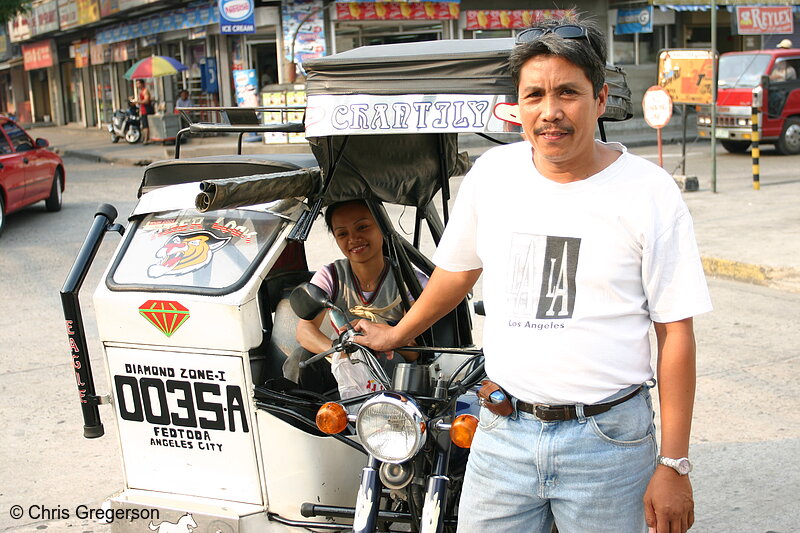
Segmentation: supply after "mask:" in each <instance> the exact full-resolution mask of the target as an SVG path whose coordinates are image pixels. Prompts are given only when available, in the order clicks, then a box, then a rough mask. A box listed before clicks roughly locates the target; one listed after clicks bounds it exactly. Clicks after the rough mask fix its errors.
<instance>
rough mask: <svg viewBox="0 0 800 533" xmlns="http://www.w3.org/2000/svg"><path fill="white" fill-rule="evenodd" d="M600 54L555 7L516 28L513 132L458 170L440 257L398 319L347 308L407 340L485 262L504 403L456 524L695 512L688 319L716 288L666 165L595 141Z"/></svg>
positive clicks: (386, 338)
mask: <svg viewBox="0 0 800 533" xmlns="http://www.w3.org/2000/svg"><path fill="white" fill-rule="evenodd" d="M605 62H606V45H605V42H604V39H603V36H602V34H601V33H600V32H599V31H598V30H597V29H596V28H594V27H593V26H589V25H577V24H574V23H567V22H565V21H558V22H555V23H548V24H543V25H541V26H538V27H534V28H531V29H528V30H526V31H523V32H521V33H520V34H519V35H518V36H517V45H516V46H515V47H514V50H513V52H512V54H511V58H510V66H511V71H512V76H513V78H514V80H515V82H516V85H517V88H518V97H519V109H520V121H521V122H522V126H523V137H524V138H525V141H524V142H520V143H516V144H512V145H507V146H502V147H498V148H494V149H492V150H489V151H488V152H486V154H485V155H483V156H482V157H481V158H479V159H478V161H477V162H476V163H475V165H474V167H473V169H472V170H471V171H470V172H469V173H468V174H467V176H466V177H465V178H464V181H463V183H462V185H461V188H460V190H459V193H458V198H457V200H456V203H455V206H454V209H453V214H452V217H451V218H450V222H449V223H448V226H447V229H446V231H445V234H444V236H443V238H442V241H441V243H440V244H439V247H438V249H437V251H436V254H435V255H434V258H433V259H434V263H436V265H437V268H436V270H435V271H434V272H433V275H432V276H431V279H430V281H429V283H428V285H427V287H426V289H425V290H424V292H423V293H422V295H421V296H420V298H419V300H418V301H417V303H416V304H415V305H414V307H412V308H411V309H410V310H409V312H408V313H407V314H406V316H405V317H404V318H403V319H402V320H401V321H400V322H399V323H398V324H397V326H396V327H394V328H390V327H388V326H381V325H376V324H371V323H367V322H365V321H360V322H359V323H358V324H357V329H358V330H360V331H362V332H364V333H365V337H364V339H363V340H364V342H365V344H367V345H369V346H371V347H373V348H375V349H378V350H386V349H390V348H394V347H397V346H402V345H405V344H408V343H409V342H410V341H411V340H412V339H414V338H415V337H416V336H417V335H419V334H420V333H421V332H422V331H424V330H425V329H426V328H428V327H429V326H430V325H431V324H432V323H433V322H435V321H436V320H437V319H438V318H440V317H442V316H444V315H445V314H446V313H447V312H448V311H449V310H450V309H452V308H453V307H454V306H455V305H456V304H457V303H458V302H459V301H461V299H462V298H463V297H464V296H465V295H466V294H467V292H468V291H469V290H470V289H471V288H472V286H473V285H474V283H475V282H476V281H477V279H478V277H479V276H480V275H481V273H482V274H483V293H484V303H485V308H486V322H485V328H484V352H485V356H486V371H487V374H488V376H489V378H490V379H491V380H492V381H494V382H495V383H497V384H499V385H500V386H501V387H502V388H503V389H504V390H505V392H506V393H507V394H508V395H509V396H511V397H512V398H513V399H514V400H513V403H514V406H515V409H514V411H513V412H512V414H511V415H510V416H500V415H496V414H493V413H492V412H490V411H489V409H488V408H487V407H484V408H482V409H481V423H480V426H479V429H478V432H477V434H476V436H475V439H474V441H473V446H472V452H471V454H470V458H469V465H468V467H467V474H466V477H465V481H464V488H463V492H462V496H461V502H460V507H459V508H460V511H461V512H460V516H459V531H462V532H483V531H494V532H519V531H526V532H531V531H533V532H543V533H547V532H549V531H550V527H551V525H552V523H553V521H554V520H555V523H556V525H557V526H558V528H559V530H560V531H562V532H563V533H566V532H570V533H571V532H592V533H599V532H608V533H631V532H643V531H646V530H647V529H648V526H649V527H650V529H651V530H652V531H656V532H657V533H675V532H678V531H680V532H685V531H686V530H687V529H688V528H689V527H691V525H692V522H693V521H694V515H693V501H692V489H691V484H690V482H689V478H688V476H687V475H686V470H687V469H688V459H685V458H686V457H687V456H688V447H689V432H690V426H691V417H692V406H693V402H694V389H695V344H694V333H693V326H692V317H693V316H694V315H696V314H699V313H703V312H706V311H709V310H710V309H711V304H710V300H709V297H708V290H707V288H706V284H705V279H704V276H703V271H702V266H701V264H700V260H699V254H698V251H697V246H696V243H695V239H694V234H693V228H692V221H691V217H690V215H689V213H688V210H687V208H686V205H685V204H684V203H683V200H682V199H681V195H680V191H679V190H678V188H677V187H676V186H675V183H674V181H673V180H672V178H671V177H670V176H669V175H668V174H667V173H666V172H664V171H663V170H662V169H661V168H659V167H657V166H656V165H654V164H652V163H650V162H648V161H645V160H644V159H641V158H638V157H636V156H633V155H631V154H629V153H627V151H626V149H625V148H624V147H623V146H622V145H620V144H616V143H609V144H604V143H600V142H597V141H595V140H594V129H595V124H596V121H597V119H598V117H600V116H601V115H602V114H603V112H604V110H605V105H606V98H607V95H608V86H607V85H606V84H605V83H604V76H605ZM651 323H652V324H654V329H655V332H656V336H657V340H658V361H657V369H658V378H659V381H658V385H659V398H660V406H661V407H660V408H661V446H660V454H661V456H664V458H663V459H662V458H661V456H659V459H658V461H657V459H656V446H655V436H654V428H653V413H652V407H651V404H650V396H649V392H648V389H649V388H650V386H652V381H651V379H652V377H653V372H652V369H651V367H650V344H649V340H648V331H649V328H650V325H651ZM536 404H546V405H545V406H544V407H543V406H541V405H538V406H537V405H536ZM548 406H551V407H548ZM669 465H672V466H669ZM673 467H674V468H673ZM678 470H681V472H682V473H679V472H678Z"/></svg>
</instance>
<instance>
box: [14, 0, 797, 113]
mask: <svg viewBox="0 0 800 533" xmlns="http://www.w3.org/2000/svg"><path fill="white" fill-rule="evenodd" d="M653 2H654V0H643V1H639V0H601V1H600V2H596V1H592V0H572V1H571V2H569V3H568V4H569V7H570V9H574V10H575V11H577V12H579V13H581V14H584V15H589V16H590V18H591V19H592V20H594V22H595V23H596V24H597V25H598V26H599V27H601V28H603V29H604V30H605V31H606V32H607V35H608V38H609V44H610V47H609V49H610V50H609V51H610V58H609V59H610V62H612V63H615V64H620V65H623V66H626V68H630V69H631V71H632V72H634V74H635V73H636V72H643V73H647V75H645V76H642V80H643V81H642V83H649V81H648V80H649V78H650V71H651V70H652V78H653V79H655V64H656V60H657V55H658V52H659V51H660V50H661V49H663V48H683V47H689V48H691V47H696V48H703V47H705V48H707V47H709V46H710V38H709V36H710V13H709V7H708V6H706V5H703V4H695V5H677V4H669V5H664V6H659V5H653ZM683 3H684V4H685V3H689V2H686V1H685V2H683ZM678 4H681V2H678ZM795 11H796V9H795ZM566 12H567V11H565V10H560V9H557V8H553V7H552V3H546V2H530V1H522V0H500V1H495V2H487V1H486V0H460V1H459V0H450V1H446V0H439V1H426V2H420V1H391V0H386V1H374V0H372V1H362V2H349V1H340V0H284V1H283V2H280V1H267V0H170V1H163V0H34V1H33V2H32V5H31V9H30V10H29V11H28V12H27V13H26V14H23V15H20V16H18V17H17V18H15V19H14V20H12V21H10V22H9V23H8V25H7V27H4V28H0V112H4V113H8V114H12V115H15V116H16V117H17V118H18V119H19V120H20V121H21V122H23V123H47V122H51V123H54V124H67V123H77V124H82V125H84V126H85V127H102V126H103V125H104V124H107V123H108V122H109V121H110V118H111V114H112V113H113V110H114V109H119V108H122V107H125V106H126V105H127V102H128V100H129V99H130V98H131V97H132V96H133V95H134V90H135V89H134V84H133V82H132V81H131V80H128V79H126V78H125V73H126V71H127V70H128V69H129V68H130V67H131V66H132V65H133V64H134V63H135V62H136V61H137V60H140V59H143V58H146V57H148V56H151V55H161V56H169V57H172V58H175V59H177V60H178V61H180V62H181V63H183V64H184V65H185V66H186V67H187V69H186V70H185V71H183V72H179V73H177V74H175V75H168V76H163V77H159V78H153V79H148V80H146V83H147V84H148V86H149V88H150V91H151V94H152V95H153V97H154V99H155V100H156V102H157V104H158V107H157V109H158V110H159V111H161V112H164V113H170V112H172V109H173V107H174V103H175V101H176V100H177V98H178V94H179V92H180V91H181V90H182V89H186V90H187V91H189V94H190V97H191V98H192V100H193V102H194V103H195V105H199V106H213V105H226V106H227V105H237V103H238V104H240V105H252V104H254V103H258V104H265V103H297V102H298V100H299V99H300V96H296V98H295V96H292V95H294V94H297V95H299V94H300V92H302V88H303V87H302V79H303V70H302V62H303V61H304V60H305V59H308V58H313V57H318V56H321V55H328V54H331V53H336V52H341V51H344V50H348V49H351V48H355V47H358V46H365V45H372V44H386V43H397V42H408V41H424V40H434V39H481V38H491V37H511V36H513V35H515V34H516V32H518V31H519V30H521V29H523V28H525V27H527V26H528V25H529V24H530V23H531V21H534V20H537V19H541V18H546V17H551V16H557V15H561V14H564V13H566ZM240 15H241V16H240ZM735 16H736V15H735V9H732V6H722V7H721V8H720V9H719V13H718V35H719V38H718V41H717V42H718V49H719V51H720V52H726V51H730V50H744V49H752V48H759V47H761V46H770V45H772V46H774V44H771V40H775V39H777V40H780V39H782V38H784V37H789V38H795V35H794V34H792V35H765V36H753V35H737V34H736V29H735V28H736V26H735V24H733V23H732V20H733V18H735ZM242 17H243V18H242ZM796 17H797V13H796V12H793V18H796ZM792 32H794V29H793V30H792ZM795 40H797V42H798V44H800V39H795ZM776 42H777V41H776ZM627 66H629V67H627ZM633 79H634V80H636V79H638V78H637V76H636V75H634V76H633ZM635 83H636V82H635V81H634V84H635ZM651 84H652V83H651ZM635 92H636V91H634V93H635ZM254 95H255V96H254ZM287 98H288V100H287ZM293 98H294V99H293Z"/></svg>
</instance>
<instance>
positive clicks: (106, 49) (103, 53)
mask: <svg viewBox="0 0 800 533" xmlns="http://www.w3.org/2000/svg"><path fill="white" fill-rule="evenodd" d="M89 58H90V59H91V61H92V65H102V64H103V63H110V62H111V46H109V45H106V44H97V43H96V42H95V41H92V42H91V43H89Z"/></svg>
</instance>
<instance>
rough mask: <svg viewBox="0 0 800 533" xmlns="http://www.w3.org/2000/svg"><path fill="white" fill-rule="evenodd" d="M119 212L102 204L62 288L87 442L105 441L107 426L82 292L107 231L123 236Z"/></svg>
mask: <svg viewBox="0 0 800 533" xmlns="http://www.w3.org/2000/svg"><path fill="white" fill-rule="evenodd" d="M116 218H117V210H116V209H115V208H114V206H112V205H109V204H102V205H100V206H99V207H98V208H97V212H96V213H95V216H94V221H93V222H92V226H91V228H90V229H89V233H88V234H87V235H86V240H85V241H84V242H83V245H82V246H81V249H80V252H79V253H78V257H76V258H75V263H74V264H73V265H72V268H71V269H70V271H69V274H68V275H67V279H66V281H65V282H64V286H63V287H62V288H61V307H62V308H63V309H64V319H65V320H66V326H67V335H68V336H69V345H70V351H71V352H72V366H73V368H74V369H75V381H76V382H77V384H78V395H79V397H80V402H81V411H82V412H83V436H84V437H86V438H87V439H94V438H97V437H102V436H103V434H104V433H105V430H104V428H103V423H102V422H101V421H100V410H99V409H98V406H99V405H100V403H101V402H100V400H101V398H100V397H99V396H97V394H96V393H95V388H94V376H93V375H92V367H91V362H90V361H89V353H88V350H87V346H86V334H85V332H84V329H83V317H82V315H81V306H80V301H79V300H78V293H79V292H80V289H81V286H82V285H83V281H84V280H85V279H86V274H87V273H88V272H89V267H91V265H92V261H93V260H94V257H95V255H97V251H98V250H99V248H100V244H101V243H102V242H103V237H104V236H105V234H106V232H107V231H119V232H120V233H122V232H123V229H122V226H120V225H118V224H114V220H115V219H116Z"/></svg>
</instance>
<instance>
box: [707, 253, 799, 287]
mask: <svg viewBox="0 0 800 533" xmlns="http://www.w3.org/2000/svg"><path fill="white" fill-rule="evenodd" d="M701 262H702V263H703V270H704V271H705V273H706V275H707V276H710V277H716V278H724V279H730V280H734V281H742V282H745V283H752V284H754V285H762V286H765V287H772V288H776V289H781V290H785V291H789V292H798V293H800V271H798V270H796V269H794V268H771V267H766V266H762V265H753V264H749V263H742V262H739V261H731V260H729V259H719V258H717V257H702V258H701Z"/></svg>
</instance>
